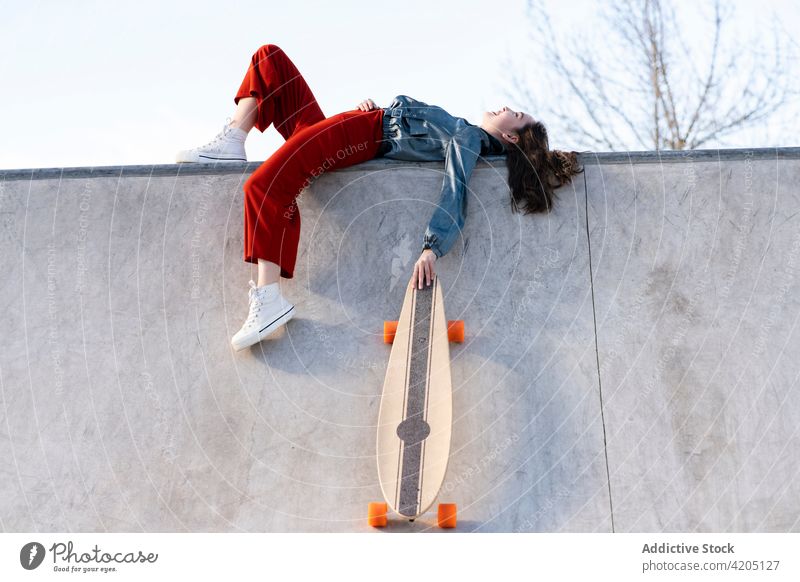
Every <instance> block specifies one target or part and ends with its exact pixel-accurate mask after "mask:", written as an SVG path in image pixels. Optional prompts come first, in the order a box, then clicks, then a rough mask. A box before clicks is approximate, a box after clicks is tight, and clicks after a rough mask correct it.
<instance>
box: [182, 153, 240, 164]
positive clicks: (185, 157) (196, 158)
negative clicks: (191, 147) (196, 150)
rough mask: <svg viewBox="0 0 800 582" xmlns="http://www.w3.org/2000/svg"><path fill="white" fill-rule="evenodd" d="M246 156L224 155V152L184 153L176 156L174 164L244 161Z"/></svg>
mask: <svg viewBox="0 0 800 582" xmlns="http://www.w3.org/2000/svg"><path fill="white" fill-rule="evenodd" d="M246 161H247V158H243V157H242V156H239V155H235V154H233V155H231V156H226V155H225V154H191V155H189V154H184V153H183V152H182V153H181V154H179V155H178V156H176V158H175V163H176V164H211V163H215V162H246Z"/></svg>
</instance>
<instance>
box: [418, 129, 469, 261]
mask: <svg viewBox="0 0 800 582" xmlns="http://www.w3.org/2000/svg"><path fill="white" fill-rule="evenodd" d="M481 138H482V136H481V129H480V128H478V127H475V126H471V127H465V128H463V129H461V130H460V131H459V132H458V133H456V134H455V135H454V136H453V137H452V138H451V139H450V141H449V142H448V144H447V146H446V149H445V174H444V180H443V182H442V193H441V196H440V198H439V203H438V205H437V207H436V210H435V211H434V213H433V216H432V217H431V220H430V222H429V223H428V227H427V229H426V230H425V235H424V236H423V245H424V246H427V247H429V248H430V249H431V250H432V251H433V252H434V253H435V254H436V256H437V257H441V256H443V255H446V254H447V253H448V251H450V248H451V247H452V246H453V243H455V242H456V239H457V238H458V236H459V234H460V233H461V230H462V229H463V228H464V222H465V221H466V217H467V184H468V183H469V178H470V175H471V174H472V170H473V169H474V168H475V164H476V162H477V160H478V156H479V155H480V153H481Z"/></svg>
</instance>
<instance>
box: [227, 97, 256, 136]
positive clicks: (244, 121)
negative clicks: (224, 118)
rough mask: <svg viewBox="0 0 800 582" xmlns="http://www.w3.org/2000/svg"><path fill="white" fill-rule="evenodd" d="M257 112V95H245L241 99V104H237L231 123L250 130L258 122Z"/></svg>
mask: <svg viewBox="0 0 800 582" xmlns="http://www.w3.org/2000/svg"><path fill="white" fill-rule="evenodd" d="M257 113H258V101H257V99H256V98H255V97H243V98H242V99H239V104H238V105H237V106H236V111H234V113H233V118H232V119H231V123H230V125H231V127H238V128H239V129H241V130H242V131H244V132H249V131H250V130H251V129H253V125H255V123H256V115H257Z"/></svg>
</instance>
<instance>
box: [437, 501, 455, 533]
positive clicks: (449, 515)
mask: <svg viewBox="0 0 800 582" xmlns="http://www.w3.org/2000/svg"><path fill="white" fill-rule="evenodd" d="M456 513H457V509H456V504H455V503H440V504H439V515H438V516H437V520H436V521H437V523H438V524H439V527H441V528H443V529H451V528H454V527H456Z"/></svg>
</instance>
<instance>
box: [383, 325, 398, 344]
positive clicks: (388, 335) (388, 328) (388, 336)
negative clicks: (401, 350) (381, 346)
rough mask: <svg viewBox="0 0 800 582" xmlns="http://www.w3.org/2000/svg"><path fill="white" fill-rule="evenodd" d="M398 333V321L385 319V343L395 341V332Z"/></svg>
mask: <svg viewBox="0 0 800 582" xmlns="http://www.w3.org/2000/svg"><path fill="white" fill-rule="evenodd" d="M395 333H397V322H396V321H384V322H383V343H385V344H391V343H394V334H395Z"/></svg>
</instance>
